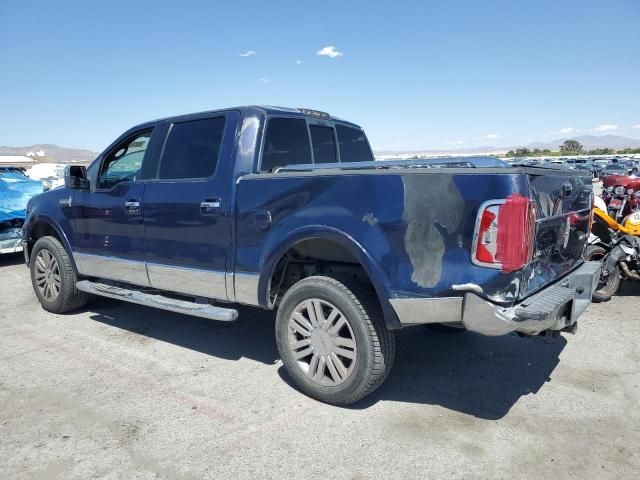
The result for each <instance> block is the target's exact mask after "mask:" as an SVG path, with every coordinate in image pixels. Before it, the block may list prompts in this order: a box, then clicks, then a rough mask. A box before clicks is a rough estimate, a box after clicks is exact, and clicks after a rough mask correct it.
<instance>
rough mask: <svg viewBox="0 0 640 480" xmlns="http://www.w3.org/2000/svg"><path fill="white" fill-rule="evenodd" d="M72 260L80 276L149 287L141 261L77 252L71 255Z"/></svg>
mask: <svg viewBox="0 0 640 480" xmlns="http://www.w3.org/2000/svg"><path fill="white" fill-rule="evenodd" d="M73 259H74V260H75V262H76V267H77V268H78V272H79V273H80V274H81V275H86V276H89V277H99V278H108V279H109V280H118V281H121V282H127V283H133V284H136V285H141V286H144V287H149V286H150V284H149V277H148V276H147V268H146V265H145V262H143V261H136V260H126V259H124V258H118V257H110V256H104V255H92V254H90V253H78V252H74V253H73Z"/></svg>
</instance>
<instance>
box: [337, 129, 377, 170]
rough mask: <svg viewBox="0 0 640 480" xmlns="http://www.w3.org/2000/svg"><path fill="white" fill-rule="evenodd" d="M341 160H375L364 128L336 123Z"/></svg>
mask: <svg viewBox="0 0 640 480" xmlns="http://www.w3.org/2000/svg"><path fill="white" fill-rule="evenodd" d="M336 133H337V134H338V145H339V146H340V162H373V161H374V158H373V154H372V153H371V147H369V142H368V141H367V137H366V135H365V134H364V132H363V131H362V130H358V129H356V128H352V127H347V126H344V125H336Z"/></svg>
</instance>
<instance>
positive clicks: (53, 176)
mask: <svg viewBox="0 0 640 480" xmlns="http://www.w3.org/2000/svg"><path fill="white" fill-rule="evenodd" d="M65 166H66V165H64V164H62V163H37V164H36V165H34V166H33V167H31V168H30V169H29V170H27V172H26V174H27V176H28V177H29V178H33V179H35V180H40V181H42V183H43V184H44V186H45V188H46V189H47V190H49V189H51V188H57V187H61V186H62V185H64V169H65Z"/></svg>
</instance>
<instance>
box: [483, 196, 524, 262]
mask: <svg viewBox="0 0 640 480" xmlns="http://www.w3.org/2000/svg"><path fill="white" fill-rule="evenodd" d="M535 223H536V219H535V210H534V208H533V204H532V202H531V200H529V199H528V198H527V197H523V196H522V195H520V194H518V193H514V194H513V195H510V196H509V197H508V198H506V199H505V200H496V201H495V202H493V201H492V202H487V203H485V204H484V205H483V206H482V207H481V210H480V212H479V213H478V220H477V222H476V232H475V237H474V238H475V241H474V249H473V252H472V260H473V262H474V263H475V264H476V265H480V266H484V267H491V268H499V269H501V270H502V271H503V272H513V271H516V270H519V269H521V268H522V267H524V266H525V265H526V264H527V263H529V262H530V261H531V257H532V254H533V244H534V241H535V238H534V230H535Z"/></svg>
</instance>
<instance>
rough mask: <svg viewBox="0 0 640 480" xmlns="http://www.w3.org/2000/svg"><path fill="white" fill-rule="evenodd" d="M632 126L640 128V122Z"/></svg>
mask: <svg viewBox="0 0 640 480" xmlns="http://www.w3.org/2000/svg"><path fill="white" fill-rule="evenodd" d="M631 128H640V123H638V124H637V125H633V126H632V127H631Z"/></svg>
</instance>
